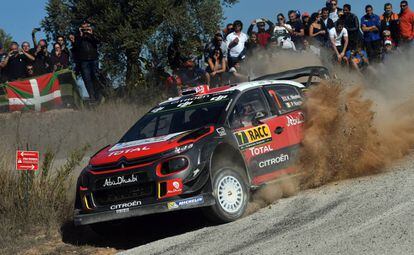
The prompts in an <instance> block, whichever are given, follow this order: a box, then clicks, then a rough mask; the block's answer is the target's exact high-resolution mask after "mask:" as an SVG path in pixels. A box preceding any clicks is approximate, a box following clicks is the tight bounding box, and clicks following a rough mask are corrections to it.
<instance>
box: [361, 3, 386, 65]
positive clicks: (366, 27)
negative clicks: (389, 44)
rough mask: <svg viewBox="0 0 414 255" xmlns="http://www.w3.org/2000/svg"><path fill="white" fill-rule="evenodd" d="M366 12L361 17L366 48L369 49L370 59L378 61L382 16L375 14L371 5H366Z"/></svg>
mask: <svg viewBox="0 0 414 255" xmlns="http://www.w3.org/2000/svg"><path fill="white" fill-rule="evenodd" d="M365 12H366V14H365V15H364V16H363V17H362V18H361V28H362V31H363V32H364V43H365V48H366V49H367V52H368V57H369V59H370V60H371V61H373V62H378V61H379V60H380V54H381V36H380V29H381V21H380V17H379V16H378V15H376V14H374V12H373V8H372V6H371V5H367V6H365Z"/></svg>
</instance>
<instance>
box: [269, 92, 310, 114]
mask: <svg viewBox="0 0 414 255" xmlns="http://www.w3.org/2000/svg"><path fill="white" fill-rule="evenodd" d="M266 91H267V93H268V95H267V96H268V98H269V100H270V105H271V108H272V113H273V114H277V113H279V114H284V113H287V112H291V111H295V110H297V109H299V108H300V107H301V105H302V103H303V99H302V96H301V94H300V93H299V91H298V90H297V89H296V88H294V87H291V86H284V85H276V86H269V87H267V88H266Z"/></svg>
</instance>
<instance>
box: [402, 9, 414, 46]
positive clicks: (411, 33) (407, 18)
mask: <svg viewBox="0 0 414 255" xmlns="http://www.w3.org/2000/svg"><path fill="white" fill-rule="evenodd" d="M400 7H401V12H400V35H401V40H402V42H403V43H409V44H410V45H412V44H413V41H414V13H413V12H412V11H411V10H410V8H409V7H408V2H407V1H401V4H400Z"/></svg>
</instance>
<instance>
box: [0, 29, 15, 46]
mask: <svg viewBox="0 0 414 255" xmlns="http://www.w3.org/2000/svg"><path fill="white" fill-rule="evenodd" d="M12 41H13V38H12V37H11V35H9V34H7V33H6V31H4V30H3V29H1V28H0V42H1V43H2V44H3V48H4V49H5V51H7V49H8V48H9V46H10V43H11V42H12Z"/></svg>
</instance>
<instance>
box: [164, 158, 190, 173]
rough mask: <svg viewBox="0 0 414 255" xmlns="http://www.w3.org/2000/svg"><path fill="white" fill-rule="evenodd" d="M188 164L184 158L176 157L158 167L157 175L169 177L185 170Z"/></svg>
mask: <svg viewBox="0 0 414 255" xmlns="http://www.w3.org/2000/svg"><path fill="white" fill-rule="evenodd" d="M189 164H190V162H189V161H188V159H187V158H186V157H176V158H172V159H169V160H166V161H164V162H162V163H161V164H160V165H159V167H158V170H159V171H158V173H159V175H169V174H172V173H176V172H180V171H183V170H185V169H186V168H187V167H188V165H189Z"/></svg>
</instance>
